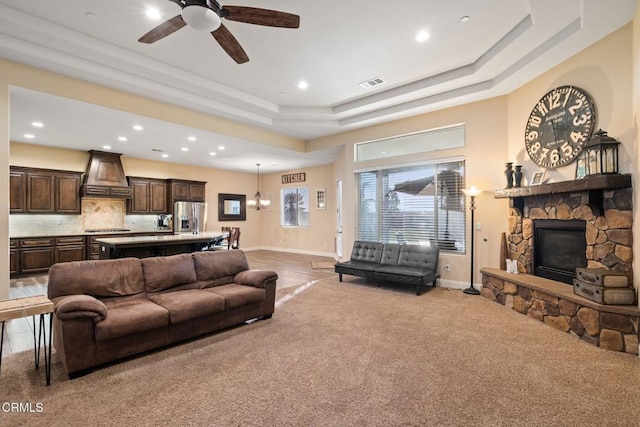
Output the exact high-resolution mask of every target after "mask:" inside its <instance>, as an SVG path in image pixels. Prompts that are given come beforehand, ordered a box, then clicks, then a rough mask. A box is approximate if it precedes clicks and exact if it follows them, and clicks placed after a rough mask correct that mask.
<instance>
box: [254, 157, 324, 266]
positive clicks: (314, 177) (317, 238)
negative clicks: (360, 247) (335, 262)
mask: <svg viewBox="0 0 640 427" xmlns="http://www.w3.org/2000/svg"><path fill="white" fill-rule="evenodd" d="M297 172H305V174H306V181H305V182H302V183H298V184H282V175H284V174H288V173H297ZM333 177H334V174H333V165H323V166H317V167H312V168H304V169H296V170H289V171H283V172H280V173H277V174H270V175H266V176H264V177H263V176H261V179H260V191H261V193H262V194H263V195H266V193H267V192H268V193H273V196H274V199H273V200H271V203H272V205H273V206H274V209H272V210H271V209H270V210H263V211H260V215H261V216H262V219H263V230H262V238H263V240H262V244H263V246H264V247H265V248H267V249H272V250H278V251H290V252H299V253H307V254H316V255H325V256H333V254H334V253H335V250H334V244H335V242H334V240H335V230H336V225H335V224H336V211H335V206H336V205H335V181H334V178H333ZM255 186H256V183H255V181H254V188H255ZM292 187H308V188H309V198H310V199H311V200H310V201H309V227H295V228H294V227H281V226H280V209H279V206H280V201H281V198H280V190H281V189H283V188H292ZM319 188H324V189H326V201H327V207H326V209H317V208H316V204H315V194H316V190H317V189H319ZM254 193H255V190H254V191H253V192H252V193H249V194H247V197H253V194H254Z"/></svg>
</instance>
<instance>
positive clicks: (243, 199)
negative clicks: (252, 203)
mask: <svg viewBox="0 0 640 427" xmlns="http://www.w3.org/2000/svg"><path fill="white" fill-rule="evenodd" d="M246 205H247V196H246V195H245V194H225V193H218V221H246V219H247V216H246V215H247V214H246V210H245V208H246Z"/></svg>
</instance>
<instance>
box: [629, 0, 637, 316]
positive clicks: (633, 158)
mask: <svg viewBox="0 0 640 427" xmlns="http://www.w3.org/2000/svg"><path fill="white" fill-rule="evenodd" d="M631 57H632V60H633V66H632V73H631V76H632V80H631V87H632V93H633V131H634V132H633V140H634V142H635V145H634V149H633V150H629V156H630V158H631V168H630V170H629V172H631V173H632V175H631V178H632V183H633V188H638V182H639V181H638V173H640V150H639V149H638V145H639V144H640V130H639V126H640V5H639V6H638V8H637V9H636V16H635V19H634V20H633V42H632V55H631ZM637 194H638V192H637V191H634V196H635V197H634V198H633V212H634V218H633V235H634V236H635V239H634V241H633V253H634V254H640V238H639V237H638V236H640V212H639V211H638V207H639V205H638V197H637ZM635 258H636V257H634V261H635ZM633 276H634V277H635V278H636V281H637V278H638V277H640V266H638V263H637V262H634V263H633ZM635 286H636V289H640V285H638V284H636V285H635ZM638 307H640V298H638Z"/></svg>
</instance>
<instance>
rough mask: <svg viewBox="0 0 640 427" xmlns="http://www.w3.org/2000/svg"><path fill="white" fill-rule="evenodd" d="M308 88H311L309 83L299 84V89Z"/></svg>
mask: <svg viewBox="0 0 640 427" xmlns="http://www.w3.org/2000/svg"><path fill="white" fill-rule="evenodd" d="M308 87H309V83H307V82H305V81H304V80H303V81H301V82H300V83H298V89H300V90H305V89H307V88H308Z"/></svg>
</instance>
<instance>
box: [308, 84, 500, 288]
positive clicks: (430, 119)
mask: <svg viewBox="0 0 640 427" xmlns="http://www.w3.org/2000/svg"><path fill="white" fill-rule="evenodd" d="M460 123H464V125H465V131H466V147H464V148H459V149H450V150H441V151H434V152H430V153H423V154H418V155H410V156H402V157H397V158H393V159H391V158H387V159H382V160H377V161H367V162H361V163H358V164H355V162H354V158H353V152H354V145H355V144H356V143H357V142H363V141H368V140H373V139H378V138H381V137H384V136H391V135H402V134H407V133H412V132H416V131H420V130H427V129H435V128H440V127H443V126H451V125H455V124H460ZM506 132H507V99H506V97H498V98H493V99H489V100H486V101H482V102H476V103H471V104H466V105H463V106H460V107H455V108H449V109H445V110H441V111H436V112H433V113H429V114H423V115H419V116H415V117H410V118H406V119H402V120H396V121H394V122H391V123H387V124H383V125H378V126H371V127H368V128H365V129H359V130H354V131H350V132H345V133H342V134H339V135H335V136H334V137H327V138H320V139H318V140H315V141H312V144H313V145H315V146H323V145H325V146H326V145H334V144H336V143H337V142H336V141H338V143H340V144H346V146H345V149H344V150H343V152H342V153H341V155H340V157H339V158H338V160H337V161H336V163H335V165H334V174H335V179H342V180H343V187H344V188H343V195H344V197H343V212H344V217H343V223H344V230H343V232H344V239H343V240H344V242H343V243H344V245H343V246H344V250H343V257H342V258H343V259H345V258H348V257H349V255H350V253H351V246H352V245H353V241H354V240H355V200H354V195H355V194H356V192H355V182H354V171H356V170H359V169H367V168H373V167H377V166H386V165H390V164H398V165H402V164H408V163H415V162H429V161H433V160H434V159H446V158H453V157H464V158H465V160H466V168H467V176H466V179H467V186H471V185H476V186H477V187H478V188H481V189H483V190H485V192H484V193H482V194H481V195H480V196H478V198H477V203H476V205H477V210H476V213H475V221H476V224H478V223H480V225H481V229H480V230H476V251H475V266H477V267H478V269H479V267H480V266H498V263H499V253H500V250H499V243H500V235H501V233H502V232H506V231H507V223H506V214H507V206H508V203H507V201H506V200H504V199H499V200H497V199H494V198H493V195H492V191H493V190H494V189H496V188H501V187H503V186H504V185H505V180H504V175H503V171H504V163H505V162H506V161H508V160H509V158H508V156H507V151H506V147H507V144H506V141H507V133H506ZM497 212H498V213H504V214H503V215H501V214H496V213H497ZM470 226H471V225H470V221H469V223H468V225H467V230H468V231H469V227H470ZM440 264H441V265H444V264H451V267H452V268H451V271H450V272H447V273H443V278H442V280H444V281H449V283H448V285H451V286H458V287H464V286H468V284H469V272H470V255H469V254H467V255H452V254H448V253H442V254H441V256H440ZM478 269H476V272H475V279H476V280H478V278H479V275H478Z"/></svg>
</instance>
